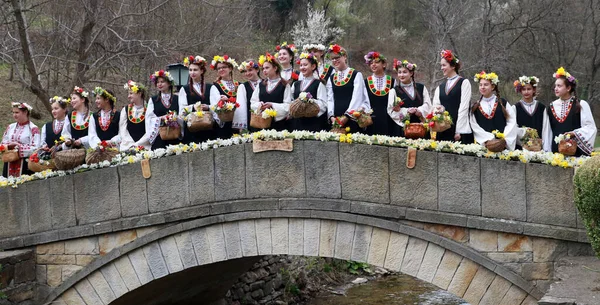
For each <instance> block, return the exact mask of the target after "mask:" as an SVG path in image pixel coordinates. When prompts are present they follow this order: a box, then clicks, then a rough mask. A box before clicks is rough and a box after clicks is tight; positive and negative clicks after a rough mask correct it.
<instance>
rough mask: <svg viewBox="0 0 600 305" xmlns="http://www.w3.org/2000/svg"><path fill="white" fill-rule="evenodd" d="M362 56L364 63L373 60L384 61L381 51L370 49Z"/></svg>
mask: <svg viewBox="0 0 600 305" xmlns="http://www.w3.org/2000/svg"><path fill="white" fill-rule="evenodd" d="M364 58H365V63H366V64H367V65H370V64H371V63H372V62H373V61H375V62H382V61H386V59H385V57H384V56H383V55H381V53H379V52H375V51H371V52H369V53H367V55H365V56H364Z"/></svg>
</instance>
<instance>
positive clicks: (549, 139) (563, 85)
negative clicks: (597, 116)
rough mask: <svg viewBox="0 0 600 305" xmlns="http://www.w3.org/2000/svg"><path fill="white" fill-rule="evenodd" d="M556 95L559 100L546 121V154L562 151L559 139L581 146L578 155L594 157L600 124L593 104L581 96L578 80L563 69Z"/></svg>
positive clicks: (555, 84)
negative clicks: (580, 97) (597, 126)
mask: <svg viewBox="0 0 600 305" xmlns="http://www.w3.org/2000/svg"><path fill="white" fill-rule="evenodd" d="M553 76H554V78H555V79H556V80H555V81H554V94H555V95H556V97H558V99H557V100H555V101H554V102H552V103H551V104H550V106H548V107H547V110H546V116H545V120H548V122H549V125H550V128H548V129H547V130H545V131H544V135H543V137H542V141H543V144H544V150H545V151H552V152H558V143H557V142H559V141H558V139H560V137H561V136H562V137H565V138H570V139H571V140H574V141H575V142H576V143H577V152H576V153H575V155H576V156H581V155H590V154H591V153H592V150H594V141H595V140H596V132H597V129H596V123H595V122H594V116H593V115H592V111H591V109H590V105H589V104H588V103H587V102H586V101H584V100H580V99H579V97H577V91H576V89H577V79H575V77H574V76H572V75H571V74H570V73H569V72H567V71H565V69H564V68H563V67H560V68H559V69H558V70H557V71H556V73H554V75H553Z"/></svg>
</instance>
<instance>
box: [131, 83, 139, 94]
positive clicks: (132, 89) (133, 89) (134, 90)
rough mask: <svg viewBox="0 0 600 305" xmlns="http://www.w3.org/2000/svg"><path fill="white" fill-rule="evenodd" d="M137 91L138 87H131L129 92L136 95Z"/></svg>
mask: <svg viewBox="0 0 600 305" xmlns="http://www.w3.org/2000/svg"><path fill="white" fill-rule="evenodd" d="M139 90H140V87H138V86H137V85H134V86H131V92H133V93H138V91H139Z"/></svg>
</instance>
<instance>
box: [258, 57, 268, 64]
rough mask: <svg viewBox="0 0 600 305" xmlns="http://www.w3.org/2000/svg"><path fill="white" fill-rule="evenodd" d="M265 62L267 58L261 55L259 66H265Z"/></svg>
mask: <svg viewBox="0 0 600 305" xmlns="http://www.w3.org/2000/svg"><path fill="white" fill-rule="evenodd" d="M265 61H267V58H266V57H265V56H264V55H261V56H260V57H258V64H259V65H261V66H262V65H263V64H264V63H265Z"/></svg>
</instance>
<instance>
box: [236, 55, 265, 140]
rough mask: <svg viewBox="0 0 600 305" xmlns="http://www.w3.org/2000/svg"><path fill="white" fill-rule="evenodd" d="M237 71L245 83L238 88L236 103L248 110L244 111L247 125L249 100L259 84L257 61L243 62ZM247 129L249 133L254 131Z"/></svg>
mask: <svg viewBox="0 0 600 305" xmlns="http://www.w3.org/2000/svg"><path fill="white" fill-rule="evenodd" d="M238 70H239V71H240V73H242V74H243V75H244V77H245V78H246V82H244V83H243V84H242V85H241V86H239V87H238V91H237V101H238V103H239V104H245V105H246V109H248V111H246V124H249V123H250V109H251V107H250V99H251V98H252V94H253V93H254V90H256V88H258V86H259V85H260V82H261V79H260V76H259V75H258V74H259V73H260V67H259V66H258V62H257V61H255V60H253V59H249V60H248V61H243V62H242V63H241V64H240V65H239V66H238ZM246 126H247V125H246ZM248 129H249V130H250V131H256V130H255V129H254V128H253V127H248Z"/></svg>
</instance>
